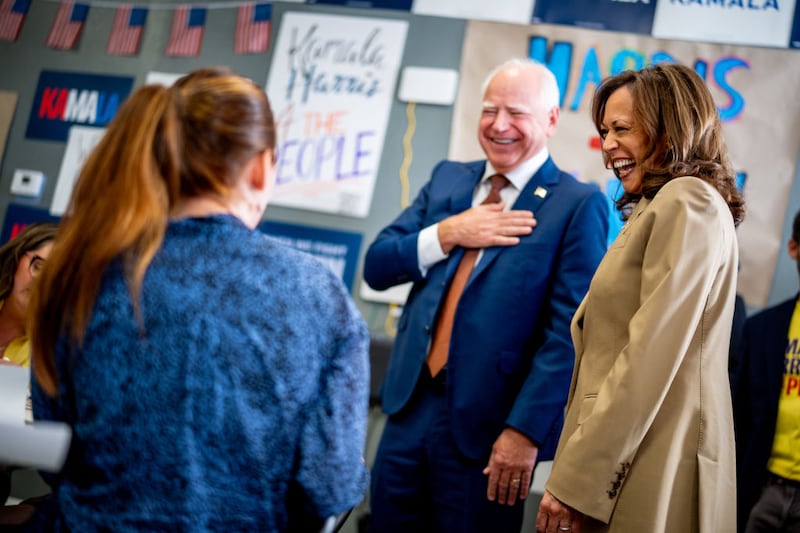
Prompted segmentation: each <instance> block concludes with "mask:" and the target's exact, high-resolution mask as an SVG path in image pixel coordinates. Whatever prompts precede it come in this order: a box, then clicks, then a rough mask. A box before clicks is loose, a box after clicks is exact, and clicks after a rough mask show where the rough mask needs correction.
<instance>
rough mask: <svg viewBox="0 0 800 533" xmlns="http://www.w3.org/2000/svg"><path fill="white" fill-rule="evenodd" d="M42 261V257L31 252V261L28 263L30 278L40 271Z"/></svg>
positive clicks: (42, 264) (42, 265)
mask: <svg viewBox="0 0 800 533" xmlns="http://www.w3.org/2000/svg"><path fill="white" fill-rule="evenodd" d="M44 261H45V259H44V257H41V256H39V255H36V254H33V257H31V262H30V264H28V272H30V274H31V277H32V278H35V277H36V276H38V275H39V272H41V271H42V267H44Z"/></svg>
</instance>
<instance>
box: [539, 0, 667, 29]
mask: <svg viewBox="0 0 800 533" xmlns="http://www.w3.org/2000/svg"><path fill="white" fill-rule="evenodd" d="M655 11H656V2H655V1H648V0H633V1H631V0H626V1H619V0H571V1H570V2H564V1H563V0H536V3H535V5H534V8H533V19H532V21H531V22H534V23H536V22H541V23H545V24H566V25H572V26H580V27H583V28H589V29H593V30H612V31H623V32H628V33H640V34H643V35H650V31H651V30H652V28H653V17H654V15H655Z"/></svg>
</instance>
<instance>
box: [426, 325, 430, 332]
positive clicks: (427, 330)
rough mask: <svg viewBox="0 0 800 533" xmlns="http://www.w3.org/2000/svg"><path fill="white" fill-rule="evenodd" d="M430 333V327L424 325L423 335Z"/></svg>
mask: <svg viewBox="0 0 800 533" xmlns="http://www.w3.org/2000/svg"><path fill="white" fill-rule="evenodd" d="M430 332H431V327H430V326H428V325H426V326H425V333H430Z"/></svg>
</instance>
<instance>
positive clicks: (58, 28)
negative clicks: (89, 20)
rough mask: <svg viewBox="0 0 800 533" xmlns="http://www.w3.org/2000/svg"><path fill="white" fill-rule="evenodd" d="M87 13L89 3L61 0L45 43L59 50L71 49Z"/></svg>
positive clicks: (79, 33) (78, 35) (75, 42)
mask: <svg viewBox="0 0 800 533" xmlns="http://www.w3.org/2000/svg"><path fill="white" fill-rule="evenodd" d="M88 13H89V4H80V3H75V2H66V1H65V2H61V5H59V6H58V12H57V13H56V19H55V20H54V21H53V26H52V27H51V28H50V33H48V34H47V40H46V41H45V44H47V46H49V47H51V48H58V49H59V50H72V49H73V48H75V45H76V44H77V43H78V37H80V35H81V30H83V23H84V22H86V15H87V14H88Z"/></svg>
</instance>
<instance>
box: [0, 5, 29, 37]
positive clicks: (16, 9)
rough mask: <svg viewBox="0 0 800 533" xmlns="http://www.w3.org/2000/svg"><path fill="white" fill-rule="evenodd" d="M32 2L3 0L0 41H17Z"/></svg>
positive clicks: (0, 9) (0, 7)
mask: <svg viewBox="0 0 800 533" xmlns="http://www.w3.org/2000/svg"><path fill="white" fill-rule="evenodd" d="M30 5H31V0H3V1H2V3H0V40H2V41H16V40H17V36H18V35H19V29H20V28H21V27H22V21H23V20H25V14H26V13H27V12H28V7H29V6H30Z"/></svg>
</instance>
